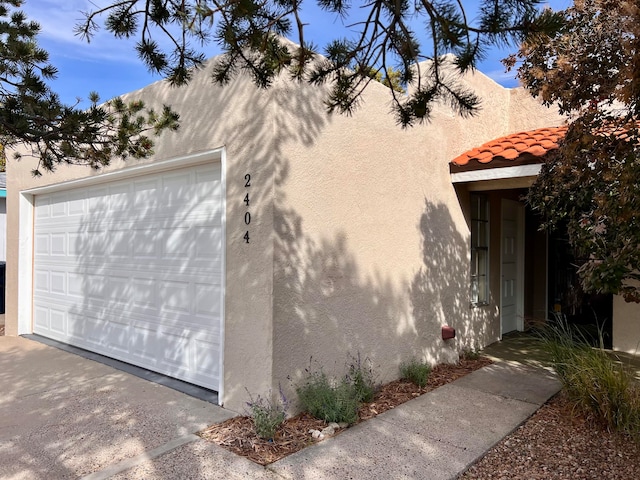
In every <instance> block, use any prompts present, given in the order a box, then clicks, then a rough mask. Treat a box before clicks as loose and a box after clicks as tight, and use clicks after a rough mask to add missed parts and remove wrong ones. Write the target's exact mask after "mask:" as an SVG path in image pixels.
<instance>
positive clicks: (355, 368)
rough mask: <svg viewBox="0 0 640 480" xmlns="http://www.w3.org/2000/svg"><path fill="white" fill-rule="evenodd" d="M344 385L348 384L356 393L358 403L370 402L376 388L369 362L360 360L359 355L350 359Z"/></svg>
mask: <svg viewBox="0 0 640 480" xmlns="http://www.w3.org/2000/svg"><path fill="white" fill-rule="evenodd" d="M345 383H350V384H352V385H353V388H354V389H355V391H356V398H357V399H358V402H365V403H368V402H371V401H373V396H374V395H375V393H376V390H377V386H376V381H375V374H374V372H373V366H372V364H371V360H369V359H365V360H364V361H362V360H361V359H360V354H359V353H358V355H357V356H356V357H352V358H351V363H350V364H349V368H348V373H347V376H346V378H345Z"/></svg>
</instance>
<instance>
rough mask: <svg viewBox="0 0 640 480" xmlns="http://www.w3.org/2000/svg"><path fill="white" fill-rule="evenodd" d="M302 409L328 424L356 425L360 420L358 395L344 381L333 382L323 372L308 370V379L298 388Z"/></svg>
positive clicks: (350, 385)
mask: <svg viewBox="0 0 640 480" xmlns="http://www.w3.org/2000/svg"><path fill="white" fill-rule="evenodd" d="M296 393H297V394H298V398H299V400H300V403H301V404H302V408H303V409H304V410H305V411H307V412H309V414H311V415H312V416H314V417H315V418H319V419H321V420H324V421H326V422H336V423H341V422H346V423H355V422H356V421H357V420H358V393H357V391H356V388H355V387H354V385H353V383H351V382H349V381H347V380H346V379H344V380H343V381H341V382H335V381H331V380H330V379H329V377H327V375H326V374H325V373H324V372H323V371H311V370H307V378H306V379H305V380H304V382H303V383H302V384H301V385H298V386H297V387H296Z"/></svg>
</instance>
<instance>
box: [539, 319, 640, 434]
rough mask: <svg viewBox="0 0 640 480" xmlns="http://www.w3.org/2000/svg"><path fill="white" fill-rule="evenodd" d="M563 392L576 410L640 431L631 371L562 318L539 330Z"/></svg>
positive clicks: (639, 391) (638, 391)
mask: <svg viewBox="0 0 640 480" xmlns="http://www.w3.org/2000/svg"><path fill="white" fill-rule="evenodd" d="M541 339H542V345H543V348H544V349H545V351H547V352H548V353H549V355H550V357H551V362H552V365H553V368H554V370H555V371H556V372H557V373H558V375H559V377H560V380H561V381H562V384H563V385H564V387H565V390H566V392H567V395H568V396H569V398H570V399H571V401H572V402H573V403H574V404H575V405H576V406H577V407H578V409H579V410H580V411H582V412H583V413H585V414H587V415H589V416H591V417H592V418H594V419H597V420H600V421H602V422H604V423H605V424H606V425H607V426H608V427H609V428H611V429H614V430H618V431H622V432H625V433H628V434H631V435H638V434H640V388H639V387H638V385H637V384H635V383H634V375H633V373H632V372H631V371H630V370H629V369H627V368H625V366H624V365H623V364H622V363H621V362H619V361H617V360H616V359H615V358H613V357H612V356H611V354H610V353H608V352H607V351H605V350H604V349H603V348H602V347H600V348H594V347H591V345H590V343H589V341H588V339H586V338H585V337H584V336H583V335H581V334H580V333H579V332H577V331H575V330H573V329H572V328H571V327H570V326H569V325H568V324H567V322H566V320H565V319H563V318H558V319H557V322H556V323H555V324H553V325H551V326H549V327H548V328H547V329H545V330H543V331H542V334H541Z"/></svg>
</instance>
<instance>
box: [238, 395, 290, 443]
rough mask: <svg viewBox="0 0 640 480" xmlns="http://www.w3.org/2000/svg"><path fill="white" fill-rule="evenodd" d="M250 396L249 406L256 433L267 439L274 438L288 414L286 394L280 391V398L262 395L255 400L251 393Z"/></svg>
mask: <svg viewBox="0 0 640 480" xmlns="http://www.w3.org/2000/svg"><path fill="white" fill-rule="evenodd" d="M249 398H250V401H249V402H247V407H248V408H249V416H250V417H251V419H252V420H253V426H254V428H255V431H256V435H258V436H259V437H260V438H264V439H267V440H268V439H272V438H273V437H274V436H275V434H276V432H277V430H278V427H280V425H282V422H284V419H285V418H286V416H287V402H286V399H285V398H284V395H283V394H282V392H280V399H279V400H273V399H269V398H264V397H261V396H260V395H258V397H257V398H256V399H255V400H254V399H253V397H252V396H251V394H249Z"/></svg>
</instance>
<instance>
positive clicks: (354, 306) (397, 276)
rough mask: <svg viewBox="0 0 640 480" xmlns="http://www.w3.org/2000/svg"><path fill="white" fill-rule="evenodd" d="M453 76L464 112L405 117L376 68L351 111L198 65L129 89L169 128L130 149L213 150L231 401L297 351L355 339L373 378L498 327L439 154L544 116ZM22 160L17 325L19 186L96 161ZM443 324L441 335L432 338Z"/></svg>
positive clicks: (280, 84)
mask: <svg viewBox="0 0 640 480" xmlns="http://www.w3.org/2000/svg"><path fill="white" fill-rule="evenodd" d="M465 82H467V83H468V84H469V85H470V86H471V87H472V88H474V89H475V91H476V92H477V93H478V94H479V95H480V97H481V98H482V99H483V106H482V110H481V112H480V114H479V115H478V116H476V117H473V118H470V119H462V118H460V117H458V116H457V115H456V114H454V113H452V112H451V111H450V110H449V109H448V108H446V107H441V108H438V109H437V110H436V113H435V115H434V118H433V120H432V122H431V123H430V124H428V125H418V126H415V127H413V128H411V129H408V130H402V129H401V128H400V127H398V126H397V125H396V124H395V123H394V120H393V116H392V115H390V114H389V111H390V105H389V99H388V96H387V95H388V94H387V92H386V89H385V88H383V87H382V86H379V85H377V84H373V85H371V87H370V88H369V89H368V90H367V92H366V93H365V95H364V98H363V106H362V107H361V108H360V109H359V110H358V111H356V112H355V114H354V115H353V117H346V116H340V115H328V114H327V113H326V112H325V108H324V104H323V98H324V97H323V92H322V89H321V88H318V87H311V86H308V85H298V84H294V83H291V82H290V81H289V80H287V79H286V78H282V79H280V80H279V81H277V82H276V84H275V85H274V87H273V88H272V89H270V90H267V91H265V90H258V89H256V88H255V87H254V86H253V85H252V84H251V83H250V81H248V80H247V79H244V78H240V79H238V80H237V81H234V82H232V83H231V84H230V85H229V86H227V87H225V88H223V89H221V88H218V87H215V86H213V85H212V84H211V82H210V78H209V73H208V72H207V71H206V70H203V71H201V72H199V73H198V74H197V75H196V76H195V78H194V79H193V81H192V83H191V84H190V86H189V87H187V88H183V89H171V88H170V87H169V86H168V85H167V84H165V83H163V82H159V83H156V84H153V85H151V86H149V87H147V88H145V89H143V90H142V91H138V92H134V93H133V94H132V95H133V96H136V97H142V98H144V99H145V100H146V101H147V102H148V103H149V104H151V105H160V104H161V103H170V104H171V105H172V106H173V108H174V109H175V110H177V111H178V112H179V113H180V114H181V124H182V128H181V130H180V132H179V133H177V134H172V133H168V134H164V135H163V136H162V137H161V138H160V139H159V140H158V141H157V146H156V152H157V153H156V155H154V156H153V158H151V159H149V160H146V161H145V162H156V161H160V160H164V159H171V158H175V157H178V156H183V155H187V154H190V153H197V152H203V151H208V150H212V149H216V148H222V147H223V148H224V149H225V152H226V171H225V174H226V189H227V208H226V225H227V239H226V300H225V326H224V328H225V344H224V395H223V401H224V404H225V406H227V407H228V408H231V409H233V410H236V411H242V409H243V405H244V402H245V401H246V400H247V399H248V397H247V392H246V390H245V388H246V389H248V390H249V391H250V392H251V393H253V394H265V393H267V392H268V391H269V390H270V389H272V390H276V389H277V388H278V387H279V386H282V387H284V388H285V390H286V391H287V392H289V393H290V392H291V390H292V385H291V382H290V380H289V377H291V378H293V379H294V381H295V379H296V378H299V377H300V375H301V374H302V371H303V369H304V368H305V367H307V366H308V365H309V361H310V358H312V357H313V359H314V361H316V362H317V364H316V365H323V366H324V367H325V368H326V369H334V370H336V371H340V370H341V369H342V367H343V366H344V364H345V362H346V361H347V360H348V358H347V356H348V355H356V354H358V353H359V354H360V355H361V356H362V357H367V358H370V359H371V360H372V362H373V364H374V366H375V369H376V371H377V372H378V374H379V377H378V378H379V380H381V381H384V380H389V379H392V378H395V377H397V375H398V365H399V364H400V362H402V361H403V360H406V359H408V358H409V357H411V356H416V357H419V358H421V359H424V360H428V361H430V362H432V363H436V362H442V361H453V360H455V359H456V358H457V354H458V351H459V350H460V349H461V348H463V347H471V348H474V347H482V346H484V345H486V344H488V343H491V342H493V341H495V340H497V339H498V338H499V335H500V326H499V312H498V303H497V302H498V301H499V299H498V298H492V302H491V304H490V305H488V306H486V307H482V308H471V307H470V305H469V295H468V292H469V245H468V240H469V227H468V219H467V218H466V217H465V215H467V214H468V212H466V211H465V210H466V209H467V208H468V203H469V202H468V193H467V192H466V191H464V189H462V190H460V191H458V192H456V190H455V189H454V188H453V186H452V184H451V181H450V178H449V167H448V163H449V161H450V160H451V159H452V158H454V157H455V156H457V155H458V154H460V153H462V152H464V151H465V150H468V149H470V148H472V147H474V146H477V145H479V144H482V143H484V142H486V141H488V140H490V139H493V138H496V137H500V136H502V135H505V134H509V133H513V132H515V131H519V130H523V129H530V128H537V127H539V126H543V125H555V124H558V122H557V117H556V116H554V115H552V114H550V113H549V112H548V111H547V110H546V109H543V108H542V107H540V106H539V105H537V107H534V106H532V105H533V104H532V103H531V100H530V99H529V98H528V97H527V96H525V95H520V94H514V93H513V91H511V90H507V89H504V88H502V87H501V86H499V85H498V84H496V83H495V82H493V81H492V80H490V79H488V78H487V77H485V76H484V75H482V74H479V73H478V74H475V75H470V76H469V77H467V78H466V79H465ZM518 102H523V103H526V108H523V109H520V108H519V103H518ZM552 119H553V121H552ZM133 163H135V164H138V163H140V162H133ZM123 167H124V165H123V164H122V163H116V164H114V165H113V166H112V167H110V168H109V169H108V170H114V169H119V168H123ZM31 168H32V165H31V162H30V161H28V160H23V161H22V162H20V163H16V162H12V161H10V162H9V166H8V171H9V175H8V178H9V188H8V210H9V215H8V218H7V221H8V231H9V236H8V248H7V250H8V252H7V253H8V260H7V315H6V323H7V330H6V331H7V334H9V335H15V334H16V332H17V321H16V319H17V309H18V292H17V279H18V267H19V265H18V243H19V239H18V231H19V229H18V224H19V215H20V212H19V202H18V198H19V192H20V191H21V190H23V189H28V188H33V187H35V186H40V185H47V184H52V183H57V182H60V181H63V180H67V179H72V178H81V177H84V176H88V175H94V174H95V173H92V172H90V171H88V170H87V169H85V168H81V167H61V168H60V169H59V170H58V171H57V172H56V173H55V174H53V175H51V174H45V175H44V177H43V178H41V179H33V178H32V177H31V176H30V174H29V171H30V170H31ZM247 173H249V174H250V175H251V177H252V187H251V197H252V202H251V206H250V208H249V210H250V212H251V215H252V222H251V225H250V235H251V243H250V244H248V245H247V244H246V243H245V242H244V240H243V238H242V237H243V235H244V232H245V231H246V229H247V227H246V225H245V224H244V214H245V212H246V210H247V209H246V207H245V205H244V203H243V201H242V200H243V198H244V195H245V193H246V189H245V187H244V176H245V174H247ZM493 215H494V213H493V212H492V218H493ZM498 218H499V217H498ZM492 221H493V220H492ZM494 224H496V223H495V222H494ZM494 235H496V234H494ZM498 238H499V237H498ZM497 244H499V243H497ZM497 244H496V245H497ZM496 282H497V280H494V283H492V289H493V291H494V292H499V289H498V290H497V289H496V288H497V286H498V284H497V283H496ZM494 296H495V294H494ZM444 324H448V325H451V326H453V327H454V328H456V330H457V333H458V336H457V338H456V339H455V340H453V341H449V342H448V343H445V342H443V341H442V339H441V338H440V328H441V326H442V325H444Z"/></svg>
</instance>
